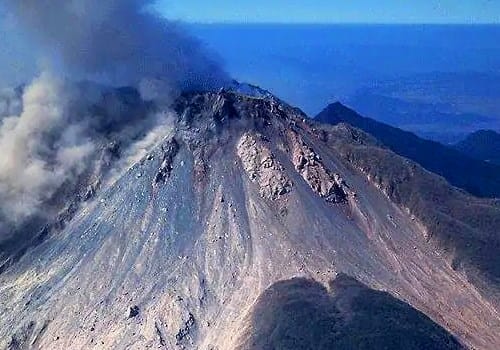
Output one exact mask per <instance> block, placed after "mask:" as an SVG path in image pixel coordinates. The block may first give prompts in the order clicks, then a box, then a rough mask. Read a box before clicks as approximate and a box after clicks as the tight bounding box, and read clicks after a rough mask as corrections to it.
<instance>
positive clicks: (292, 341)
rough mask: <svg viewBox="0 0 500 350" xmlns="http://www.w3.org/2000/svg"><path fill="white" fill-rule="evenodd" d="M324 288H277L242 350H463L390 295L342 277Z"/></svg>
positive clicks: (262, 301)
mask: <svg viewBox="0 0 500 350" xmlns="http://www.w3.org/2000/svg"><path fill="white" fill-rule="evenodd" d="M330 289H331V291H330V292H329V291H328V290H327V289H326V288H325V286H323V285H322V284H320V283H317V282H315V281H312V280H307V279H303V278H295V279H291V280H287V281H280V282H277V283H275V284H273V285H272V286H271V287H269V288H268V289H267V290H265V291H264V293H262V295H261V296H260V297H259V298H258V300H257V303H256V305H255V307H254V308H253V311H252V326H251V327H250V329H249V333H250V334H249V335H248V340H247V341H246V342H245V344H244V345H243V346H241V348H242V349H253V350H264V349H288V350H295V349H297V350H299V349H300V350H308V349H310V350H316V349H317V350H321V349H353V350H354V349H394V350H396V349H415V350H417V349H429V350H431V349H462V348H463V347H462V346H461V345H460V343H458V342H457V341H456V340H455V339H454V338H453V337H452V336H451V335H450V334H448V332H446V330H444V329H443V328H442V327H440V326H439V325H437V324H436V323H434V322H432V321H431V320H430V319H429V318H428V317H427V316H425V315H424V314H422V313H421V312H419V311H417V310H415V309H413V308H412V307H410V306H408V305H407V304H405V303H403V302H401V301H399V300H398V299H396V298H394V297H392V296H391V295H390V294H388V293H383V292H378V291H374V290H372V289H370V288H367V287H366V286H364V285H363V284H360V283H359V282H357V281H356V280H354V279H352V278H350V277H348V276H346V275H342V274H341V275H339V276H337V278H336V279H335V280H334V281H332V282H331V284H330Z"/></svg>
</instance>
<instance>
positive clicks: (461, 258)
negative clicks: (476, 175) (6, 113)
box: [0, 90, 500, 350]
mask: <svg viewBox="0 0 500 350" xmlns="http://www.w3.org/2000/svg"><path fill="white" fill-rule="evenodd" d="M247 92H248V91H247ZM173 108H174V110H175V112H176V115H177V118H176V120H175V126H174V127H173V128H172V130H171V132H168V133H165V135H164V137H163V139H162V140H161V142H159V143H158V145H157V146H156V147H155V148H154V149H153V150H152V151H150V152H149V153H148V154H147V155H145V156H144V157H143V158H142V159H140V160H139V161H138V162H136V163H135V164H133V166H131V167H130V168H129V169H127V170H126V171H125V172H123V173H122V174H120V175H119V176H117V177H116V179H115V180H114V181H112V182H106V183H102V185H101V186H99V187H96V188H95V190H93V191H91V192H92V195H91V196H87V197H85V198H86V200H85V201H83V200H82V201H80V202H78V204H75V205H74V206H72V207H71V208H72V209H71V210H70V211H69V214H70V215H69V214H68V215H67V216H64V217H63V219H64V220H63V221H64V224H60V225H57V224H52V225H50V226H49V227H50V229H45V231H44V234H43V235H41V236H40V235H34V236H35V237H38V238H37V239H33V240H31V241H30V242H29V246H27V247H26V248H25V249H22V250H20V251H17V252H16V253H15V254H14V255H13V256H11V257H10V258H9V259H5V261H6V262H8V263H4V264H3V268H2V269H1V274H0V347H1V348H6V349H149V348H150V349H153V348H155V349H158V348H164V349H207V350H208V349H210V350H216V349H220V350H224V349H336V348H338V349H380V348H385V349H401V348H405V349H424V348H425V349H462V348H475V349H498V348H499V347H500V309H499V305H500V303H499V300H500V298H499V296H500V294H499V289H498V286H499V284H498V283H499V282H498V281H499V278H498V277H499V271H498V270H499V269H500V267H499V266H500V264H499V261H498V259H499V257H498V252H499V251H500V250H499V247H500V244H499V240H500V239H499V237H498V227H500V225H499V224H500V204H499V203H498V200H495V199H483V198H476V197H473V196H471V195H469V194H467V193H465V192H463V191H461V190H459V189H457V188H454V187H452V186H451V185H449V184H448V183H447V182H446V181H445V180H444V179H443V178H441V177H439V176H438V175H435V174H433V173H431V172H429V171H427V170H425V169H424V168H422V167H420V166H419V165H418V164H417V163H414V162H413V161H411V160H408V159H406V158H403V157H401V156H399V155H396V154H395V153H393V152H392V151H391V150H389V149H387V148H385V147H384V146H383V145H382V144H381V143H380V142H378V141H377V140H376V139H375V138H374V137H372V136H370V135H369V134H367V133H365V132H363V131H361V130H359V129H356V128H354V127H351V126H349V125H348V124H343V123H340V124H336V125H327V124H321V123H319V122H316V121H313V120H310V119H308V118H307V117H306V115H305V114H304V113H302V112H301V111H300V110H298V109H296V108H293V107H291V106H289V105H287V104H286V103H284V102H283V101H280V100H279V99H277V98H275V97H273V96H272V95H270V94H267V93H258V94H253V95H246V94H242V93H239V92H235V91H228V90H221V91H219V92H204V93H186V94H183V95H182V96H181V97H179V98H178V100H177V101H176V102H175V104H174V106H173ZM113 161H114V160H113V159H112V157H111V158H109V162H110V163H112V162H113ZM88 197H90V198H88Z"/></svg>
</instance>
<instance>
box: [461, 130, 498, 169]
mask: <svg viewBox="0 0 500 350" xmlns="http://www.w3.org/2000/svg"><path fill="white" fill-rule="evenodd" d="M453 147H454V148H455V149H456V150H458V151H460V152H462V153H465V154H467V155H468V156H470V157H473V158H476V159H480V160H484V161H487V162H491V163H496V164H500V134H499V133H497V132H495V131H493V130H479V131H476V132H474V133H472V134H470V135H469V136H467V138H466V139H465V140H463V141H460V142H458V143H457V144H455V145H454V146H453Z"/></svg>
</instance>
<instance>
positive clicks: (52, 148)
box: [0, 0, 229, 241]
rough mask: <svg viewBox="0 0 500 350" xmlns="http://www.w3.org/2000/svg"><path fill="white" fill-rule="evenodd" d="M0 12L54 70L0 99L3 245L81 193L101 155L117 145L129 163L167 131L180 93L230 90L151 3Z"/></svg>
mask: <svg viewBox="0 0 500 350" xmlns="http://www.w3.org/2000/svg"><path fill="white" fill-rule="evenodd" d="M0 4H3V5H4V6H5V8H6V9H7V11H8V12H9V13H10V14H11V15H12V16H13V18H14V21H15V23H16V24H17V25H18V27H19V28H21V29H22V30H23V31H24V32H25V33H26V34H27V35H29V36H30V38H31V39H32V40H34V41H35V42H37V43H38V46H40V47H41V48H42V51H43V57H42V59H43V61H44V62H48V64H46V68H44V71H45V72H42V73H41V74H40V75H39V76H38V77H37V78H35V79H34V80H33V82H32V83H31V84H29V85H27V86H26V87H23V88H20V89H14V90H5V91H0V150H1V152H0V241H1V238H2V236H5V235H6V234H5V232H2V231H5V230H10V228H12V227H13V226H14V227H15V226H16V225H18V224H20V223H23V221H25V220H26V219H28V218H30V217H31V216H33V215H34V214H39V213H40V212H42V211H43V210H40V209H41V208H43V206H44V203H46V202H47V201H49V200H50V199H51V198H52V197H53V196H54V194H55V193H57V191H58V189H60V187H61V186H62V185H63V184H64V185H67V184H68V183H70V184H71V183H74V184H75V185H76V184H77V182H78V181H77V180H78V177H79V176H80V175H81V174H83V173H84V172H85V171H86V170H88V169H89V168H90V167H92V162H93V161H95V160H96V159H97V158H98V157H97V156H96V152H97V150H98V149H99V146H100V145H103V144H106V143H107V142H109V141H116V140H118V141H119V142H120V144H122V145H124V146H125V147H128V150H125V152H124V154H125V156H126V158H127V159H126V160H123V161H122V163H127V160H130V159H135V158H134V156H135V157H137V155H139V156H140V155H141V154H143V153H144V152H145V151H146V150H147V149H149V147H150V146H151V145H152V144H154V143H155V142H157V141H158V140H159V139H161V133H163V132H165V133H166V132H167V131H168V130H170V129H171V127H170V126H169V123H170V124H171V120H172V118H171V113H170V112H169V111H168V104H169V103H170V102H171V101H172V100H173V99H175V97H176V96H177V95H178V94H179V93H180V92H182V91H184V90H208V89H215V88H219V87H221V86H223V85H225V84H226V83H227V82H228V81H229V79H228V76H227V75H226V74H225V73H224V71H223V69H221V67H220V65H219V63H218V61H217V60H216V59H213V58H212V57H210V56H209V55H207V54H206V51H205V50H204V49H203V47H202V45H201V44H200V43H199V42H197V40H195V39H193V38H191V37H190V36H189V35H188V34H187V33H186V32H185V31H184V30H183V29H182V26H181V25H179V24H178V23H173V22H169V21H167V20H165V19H163V18H161V17H159V16H157V15H155V14H154V13H152V12H151V11H150V10H148V7H149V6H150V5H152V1H151V0H0ZM55 72H57V74H56V73H55ZM83 80H85V81H87V83H77V82H76V81H83ZM105 85H111V86H114V87H115V88H109V87H104V86H105ZM125 85H127V86H131V87H130V88H117V87H118V86H125ZM152 106H156V107H152ZM162 116H163V117H162ZM167 116H168V117H167ZM139 135H145V137H144V139H141V138H140V136H139Z"/></svg>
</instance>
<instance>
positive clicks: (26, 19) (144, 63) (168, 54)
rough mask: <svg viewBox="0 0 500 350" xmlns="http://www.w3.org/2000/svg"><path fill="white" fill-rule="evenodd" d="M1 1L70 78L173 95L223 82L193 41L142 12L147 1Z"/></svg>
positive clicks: (174, 25) (214, 63)
mask: <svg viewBox="0 0 500 350" xmlns="http://www.w3.org/2000/svg"><path fill="white" fill-rule="evenodd" d="M4 1H5V2H6V4H7V8H8V9H9V10H10V11H11V13H13V14H14V16H15V18H17V20H18V22H19V24H20V25H22V26H23V27H24V28H26V29H27V30H28V31H29V33H30V34H31V35H32V36H33V38H34V39H35V40H37V42H39V43H40V44H41V45H42V46H43V47H44V48H45V49H46V50H45V53H46V54H47V55H49V56H52V57H50V58H51V59H52V60H51V61H52V62H55V64H57V63H58V60H61V61H62V63H64V64H65V67H66V68H67V69H70V70H71V71H72V73H73V74H81V75H84V76H85V75H91V76H93V78H96V79H104V80H107V81H109V82H111V83H113V84H115V85H135V86H138V84H140V83H141V82H142V81H144V80H152V81H154V82H155V84H156V85H158V83H159V82H160V81H161V82H162V85H165V86H168V87H169V88H170V89H174V90H176V89H180V90H183V89H210V88H214V87H215V88H216V87H220V86H221V84H224V82H225V81H227V76H226V75H225V73H224V72H223V71H222V69H221V68H220V66H219V65H218V62H217V61H215V60H213V59H211V58H209V57H208V56H207V55H206V52H205V51H204V50H203V48H202V47H201V45H200V43H198V41H197V40H195V39H193V38H192V37H190V36H189V35H187V34H186V33H185V31H183V29H182V27H181V26H180V25H179V24H178V23H173V22H169V21H167V20H165V19H164V18H161V17H160V16H158V15H155V14H154V13H152V12H151V10H148V9H147V8H148V7H151V6H150V5H152V3H153V1H152V0H4ZM52 52H55V53H56V57H54V55H53V54H52Z"/></svg>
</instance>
